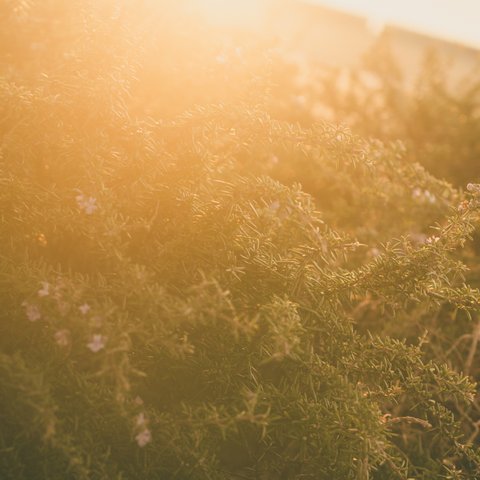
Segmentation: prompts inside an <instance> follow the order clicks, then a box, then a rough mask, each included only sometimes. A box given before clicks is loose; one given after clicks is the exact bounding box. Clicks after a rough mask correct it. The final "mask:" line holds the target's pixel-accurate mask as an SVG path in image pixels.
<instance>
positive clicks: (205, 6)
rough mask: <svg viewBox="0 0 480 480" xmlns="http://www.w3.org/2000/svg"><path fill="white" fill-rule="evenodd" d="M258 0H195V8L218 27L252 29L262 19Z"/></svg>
mask: <svg viewBox="0 0 480 480" xmlns="http://www.w3.org/2000/svg"><path fill="white" fill-rule="evenodd" d="M262 4H263V2H261V1H259V0H195V7H196V9H197V10H198V12H199V13H200V15H201V16H202V17H204V18H205V19H206V20H207V21H208V22H210V23H212V24H214V25H216V26H220V27H232V26H233V27H235V26H242V27H254V26H256V25H258V23H259V22H260V21H261V19H262Z"/></svg>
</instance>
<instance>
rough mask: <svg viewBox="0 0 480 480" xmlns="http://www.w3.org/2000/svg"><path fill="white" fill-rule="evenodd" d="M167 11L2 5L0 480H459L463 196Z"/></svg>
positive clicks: (470, 474) (475, 463) (242, 44)
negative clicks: (292, 114)
mask: <svg viewBox="0 0 480 480" xmlns="http://www.w3.org/2000/svg"><path fill="white" fill-rule="evenodd" d="M172 3H173V2H167V1H165V2H148V1H145V2H133V1H132V2H130V1H124V2H110V1H107V0H103V1H95V2H94V1H91V2H90V1H71V2H61V1H58V0H49V1H17V0H11V1H8V2H3V3H2V6H1V8H2V12H1V15H0V22H1V28H0V32H1V35H2V37H3V39H2V41H0V45H1V47H0V48H1V51H0V65H1V69H2V80H1V84H0V102H1V105H2V111H3V112H4V113H3V115H2V119H1V124H0V129H1V138H2V144H1V151H0V187H1V188H0V209H1V210H0V211H1V212H2V213H1V217H0V222H1V226H0V302H1V305H2V309H1V311H0V385H1V388H0V411H1V412H2V413H1V415H0V452H1V453H0V476H1V478H2V479H3V478H5V479H15V480H17V479H28V480H30V479H35V478H38V479H66V478H72V479H89V480H90V479H150V478H152V479H156V478H158V479H163V478H180V479H184V478H192V479H237V478H238V479H239V478H248V479H266V480H267V479H268V480H270V479H300V478H319V479H339V480H340V479H341V480H344V479H349V478H350V479H357V480H366V479H368V478H375V479H382V480H383V479H397V478H399V479H407V478H416V479H438V478H448V479H473V478H475V477H476V476H478V474H479V471H480V470H479V468H480V455H479V453H478V448H477V447H476V441H477V437H476V430H475V428H476V429H477V430H478V425H477V424H475V422H476V418H475V413H472V412H474V409H475V403H474V397H475V385H474V384H473V382H472V379H471V378H469V377H467V376H465V375H464V374H468V373H472V371H471V369H472V362H473V360H474V357H475V352H476V344H477V343H478V340H479V337H480V333H479V332H480V331H479V330H478V329H476V330H475V332H476V333H475V334H474V335H472V336H471V337H468V340H470V341H469V344H471V345H472V349H470V354H469V356H468V358H467V361H468V362H469V367H470V370H469V369H467V368H457V371H455V369H454V368H452V367H456V366H458V364H452V362H449V358H448V356H447V358H445V359H444V360H440V358H439V356H438V355H434V354H433V353H432V351H434V350H435V348H442V346H443V343H442V342H441V341H440V340H439V339H437V338H436V337H433V338H431V337H430V336H429V333H428V332H424V330H425V326H426V325H427V326H428V328H430V326H431V325H432V324H433V323H434V322H437V323H436V324H435V325H434V327H435V330H434V331H442V330H443V331H444V334H445V336H446V337H448V331H449V329H455V332H457V331H458V328H459V327H458V325H460V326H461V328H465V332H469V331H470V330H471V329H472V318H475V317H476V314H477V311H478V307H479V301H480V295H479V292H478V291H477V290H476V289H473V288H471V286H469V285H467V284H465V282H464V277H463V274H464V270H465V267H464V264H463V263H462V262H461V261H460V260H459V258H460V257H459V255H460V253H459V252H460V251H461V249H462V248H463V247H464V245H465V242H466V241H468V239H469V236H470V235H471V234H472V233H473V231H474V228H475V225H476V224H477V223H478V213H479V208H480V187H479V186H478V185H476V184H471V185H470V186H469V191H468V192H467V193H466V194H465V195H464V194H463V193H462V192H458V191H456V190H455V189H454V188H452V187H451V186H450V185H449V184H447V183H445V182H443V181H439V180H436V179H435V178H434V177H432V176H431V175H429V174H428V173H427V172H426V171H425V170H424V169H423V168H422V167H420V166H419V165H418V164H415V163H413V162H411V161H408V162H407V161H406V160H405V157H406V155H407V154H408V152H406V151H405V148H404V147H403V145H402V144H401V143H399V142H397V143H391V144H387V143H386V144H382V143H381V142H379V141H376V140H364V139H362V138H360V137H357V136H355V135H352V134H351V133H350V132H349V131H348V130H347V129H345V128H342V127H338V126H334V125H331V124H328V123H314V124H311V125H306V126H305V125H303V126H300V125H299V124H292V123H289V122H287V121H285V120H281V119H279V118H275V116H274V115H272V112H271V108H270V107H269V105H270V104H271V103H270V100H269V99H268V92H269V83H268V79H266V77H265V74H266V72H267V71H268V60H267V58H266V56H264V55H262V54H259V53H258V52H259V49H260V48H261V40H260V39H258V42H257V43H255V42H256V40H255V39H253V40H252V38H251V36H250V35H245V34H242V33H241V32H233V31H232V32H229V33H228V34H226V33H225V32H221V31H211V29H210V30H209V27H208V26H207V25H206V24H202V23H201V22H200V21H199V20H198V16H196V14H195V11H194V10H192V8H191V5H190V4H189V2H175V4H176V5H175V6H173V5H172ZM7 38H8V41H4V40H5V39H7ZM220 42H221V47H219V44H220ZM193 46H194V49H193ZM192 49H193V51H192ZM269 111H270V113H269ZM431 225H433V228H432V227H431ZM432 319H434V320H432ZM442 322H443V323H442ZM468 329H470V330H468ZM423 333H425V335H423V336H422V334H423ZM465 335H467V333H465ZM467 336H468V335H467ZM449 338H450V339H452V336H450V337H449ZM456 339H457V338H455V339H453V340H452V342H454V341H455V340H456ZM463 341H464V340H460V342H463ZM466 341H467V340H465V342H466ZM428 342H430V343H428ZM432 342H433V345H432ZM435 342H437V343H435ZM457 346H458V345H457ZM457 346H453V347H452V349H453V350H452V351H455V352H460V353H459V354H461V351H460V350H459V349H457V348H456V347H457ZM473 346H474V347H473ZM471 352H473V353H471ZM472 355H473V357H472ZM447 362H449V363H450V365H449V364H448V363H447ZM467 366H468V364H467ZM472 418H473V419H474V420H472Z"/></svg>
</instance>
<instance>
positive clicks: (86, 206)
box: [75, 193, 98, 215]
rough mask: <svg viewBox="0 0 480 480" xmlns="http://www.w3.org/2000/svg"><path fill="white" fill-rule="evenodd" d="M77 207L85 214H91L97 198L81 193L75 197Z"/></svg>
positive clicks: (95, 206)
mask: <svg viewBox="0 0 480 480" xmlns="http://www.w3.org/2000/svg"><path fill="white" fill-rule="evenodd" d="M75 200H76V201H77V205H78V208H80V210H83V211H84V212H85V213H86V214H87V215H91V214H92V213H93V212H94V211H95V210H96V209H97V208H98V207H97V205H96V203H97V199H96V198H94V197H88V198H87V197H86V196H85V195H83V193H81V194H79V195H77V196H76V197H75Z"/></svg>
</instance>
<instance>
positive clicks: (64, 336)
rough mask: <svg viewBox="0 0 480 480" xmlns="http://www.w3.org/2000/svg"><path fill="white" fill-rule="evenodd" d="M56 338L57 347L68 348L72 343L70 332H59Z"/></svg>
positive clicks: (56, 333)
mask: <svg viewBox="0 0 480 480" xmlns="http://www.w3.org/2000/svg"><path fill="white" fill-rule="evenodd" d="M54 338H55V341H56V342H57V345H60V346H61V347H67V346H68V345H69V343H70V331H69V330H59V331H58V332H55V335H54Z"/></svg>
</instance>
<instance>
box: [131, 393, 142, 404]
mask: <svg viewBox="0 0 480 480" xmlns="http://www.w3.org/2000/svg"><path fill="white" fill-rule="evenodd" d="M133 403H135V405H143V400H142V399H141V397H139V396H138V395H137V396H136V397H135V399H134V400H133Z"/></svg>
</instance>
